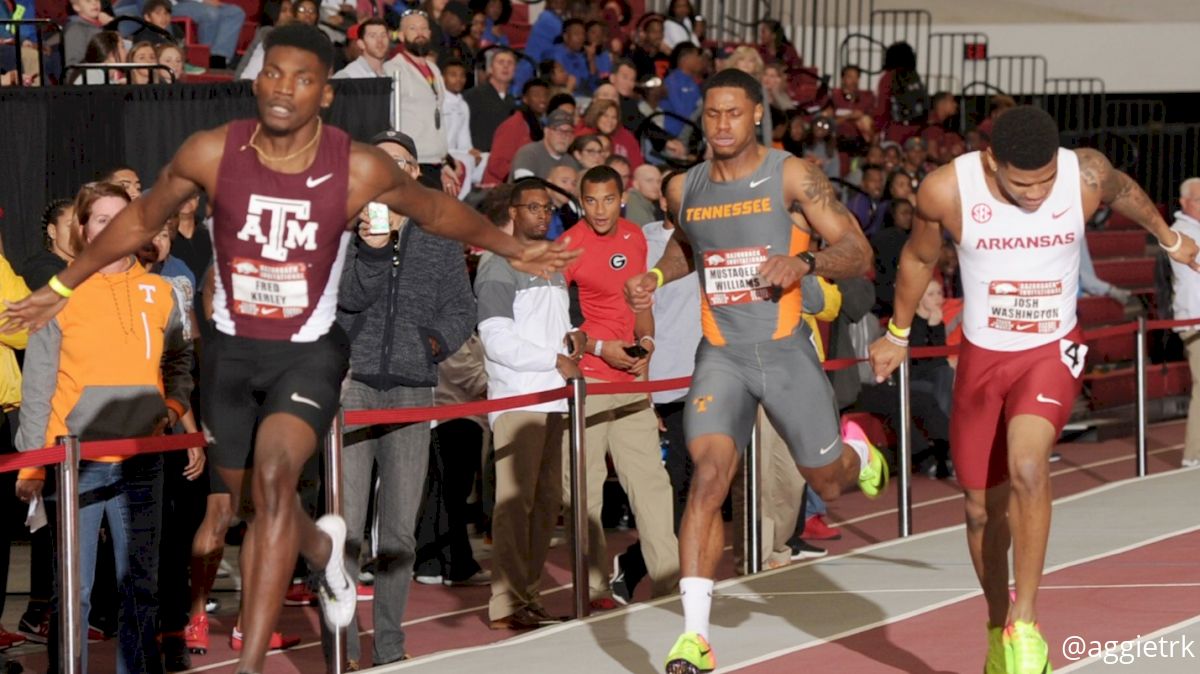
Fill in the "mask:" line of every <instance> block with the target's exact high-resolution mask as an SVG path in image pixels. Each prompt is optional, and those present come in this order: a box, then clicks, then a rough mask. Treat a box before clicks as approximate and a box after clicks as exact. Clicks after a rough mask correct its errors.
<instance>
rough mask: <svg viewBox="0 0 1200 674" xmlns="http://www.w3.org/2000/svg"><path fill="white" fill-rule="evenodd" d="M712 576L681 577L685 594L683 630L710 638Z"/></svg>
mask: <svg viewBox="0 0 1200 674" xmlns="http://www.w3.org/2000/svg"><path fill="white" fill-rule="evenodd" d="M712 591H713V581H712V579H711V578H680V579H679V594H681V595H683V631H684V632H695V633H697V634H699V635H700V636H702V637H704V638H705V640H707V639H708V613H709V611H710V610H711V609H712Z"/></svg>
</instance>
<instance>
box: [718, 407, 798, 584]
mask: <svg viewBox="0 0 1200 674" xmlns="http://www.w3.org/2000/svg"><path fill="white" fill-rule="evenodd" d="M758 421H759V428H761V429H762V441H761V443H760V445H761V448H762V487H761V490H760V491H761V493H760V495H759V504H760V505H759V507H760V508H762V560H763V568H764V569H766V568H773V567H778V566H784V565H786V564H789V563H790V562H791V561H792V549H791V547H789V546H788V539H790V538H791V537H792V534H793V533H794V532H795V530H796V520H797V518H799V517H800V508H801V506H802V505H803V503H804V478H803V477H802V476H801V475H800V470H799V469H798V468H796V460H795V459H793V458H792V453H791V451H789V450H788V447H787V443H785V442H784V441H783V438H781V437H779V433H777V432H776V431H775V428H774V427H773V426H771V422H769V421H767V415H765V414H763V412H762V408H761V407H760V408H759V410H758ZM745 524H746V489H745V482H744V480H743V478H742V473H741V472H740V471H739V473H738V475H737V477H735V478H734V479H733V568H734V569H744V568H745V561H746V543H745V541H746V538H745V536H746V534H745Z"/></svg>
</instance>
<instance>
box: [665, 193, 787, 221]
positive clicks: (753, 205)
mask: <svg viewBox="0 0 1200 674" xmlns="http://www.w3.org/2000/svg"><path fill="white" fill-rule="evenodd" d="M770 212H771V197H762V198H761V199H747V200H745V201H735V202H733V203H729V204H717V205H716V206H699V207H696V208H689V209H687V212H686V213H685V214H684V217H686V218H687V220H688V222H701V221H703V220H719V219H722V218H736V217H738V216H740V215H752V214H755V213H770Z"/></svg>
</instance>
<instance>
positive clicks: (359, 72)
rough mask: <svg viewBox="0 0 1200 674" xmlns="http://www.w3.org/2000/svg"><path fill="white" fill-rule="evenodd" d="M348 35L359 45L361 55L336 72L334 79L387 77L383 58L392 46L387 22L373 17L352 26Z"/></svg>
mask: <svg viewBox="0 0 1200 674" xmlns="http://www.w3.org/2000/svg"><path fill="white" fill-rule="evenodd" d="M346 36H347V37H349V38H350V39H351V40H353V41H354V43H355V45H357V46H358V52H359V57H358V58H356V59H354V60H353V61H351V62H350V63H349V64H347V65H346V67H345V68H342V69H341V70H339V71H337V72H336V73H334V74H333V79H335V80H340V79H347V78H364V77H387V73H385V72H384V71H383V60H384V59H386V58H387V53H388V49H389V48H390V47H391V46H392V41H391V38H390V37H389V36H388V26H387V22H385V21H384V20H383V19H380V18H378V17H372V18H370V19H367V20H366V21H363V22H362V23H360V24H358V25H357V26H351V27H350V30H349V31H348V32H347V33H346Z"/></svg>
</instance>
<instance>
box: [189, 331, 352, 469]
mask: <svg viewBox="0 0 1200 674" xmlns="http://www.w3.org/2000/svg"><path fill="white" fill-rule="evenodd" d="M203 355H204V358H203V360H204V362H203V371H202V373H201V378H200V396H201V404H202V405H203V415H202V418H203V419H204V429H205V432H206V434H207V435H208V436H209V437H208V441H209V448H208V459H209V461H210V462H212V463H213V464H215V465H216V466H218V467H220V468H232V469H244V468H249V467H250V466H251V465H253V463H254V459H253V449H254V435H255V433H256V431H257V429H258V424H259V423H261V422H262V420H263V419H266V418H267V417H268V416H270V415H272V414H278V413H287V414H291V415H294V416H297V417H300V418H301V419H303V420H304V422H305V423H307V424H308V425H309V426H311V427H312V429H313V431H314V432H315V433H316V434H317V442H318V443H320V442H322V441H323V440H324V438H325V434H326V433H327V432H328V431H329V426H330V424H331V423H332V422H333V417H334V415H335V414H337V412H338V406H339V404H340V401H341V391H342V379H343V378H344V377H345V376H346V370H347V368H348V367H349V359H350V344H349V340H348V339H347V337H346V333H345V332H343V331H342V329H341V328H340V327H338V325H337V324H334V326H333V327H332V328H331V330H330V331H329V334H327V335H325V336H324V337H322V338H320V339H318V340H317V341H315V342H284V341H275V340H263V339H250V338H248V337H235V336H230V335H226V334H218V335H217V336H216V337H215V338H214V339H213V340H211V341H210V342H209V343H208V344H206V345H205V348H204V354H203Z"/></svg>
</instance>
